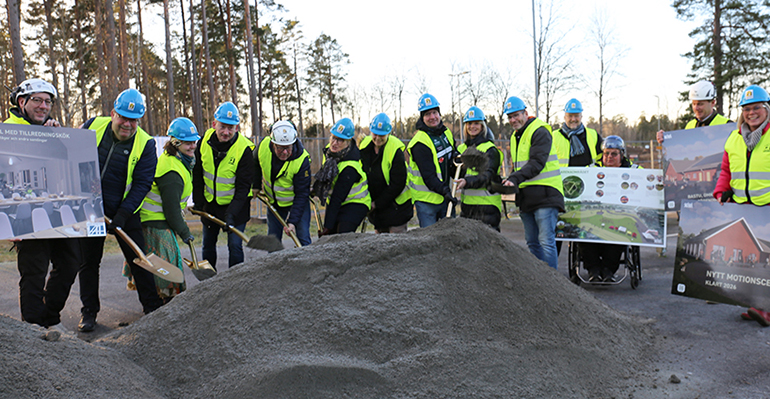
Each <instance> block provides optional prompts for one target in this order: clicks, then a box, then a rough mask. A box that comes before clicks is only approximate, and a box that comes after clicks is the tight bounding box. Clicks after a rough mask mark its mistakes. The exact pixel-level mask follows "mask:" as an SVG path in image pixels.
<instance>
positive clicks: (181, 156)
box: [176, 152, 195, 170]
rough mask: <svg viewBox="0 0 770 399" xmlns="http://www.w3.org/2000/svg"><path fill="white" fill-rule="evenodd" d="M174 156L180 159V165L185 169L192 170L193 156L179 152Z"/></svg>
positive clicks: (193, 164)
mask: <svg viewBox="0 0 770 399" xmlns="http://www.w3.org/2000/svg"><path fill="white" fill-rule="evenodd" d="M176 157H177V158H179V160H180V161H182V165H184V166H185V168H187V170H192V168H193V166H195V157H188V156H187V155H185V154H182V153H181V152H177V153H176Z"/></svg>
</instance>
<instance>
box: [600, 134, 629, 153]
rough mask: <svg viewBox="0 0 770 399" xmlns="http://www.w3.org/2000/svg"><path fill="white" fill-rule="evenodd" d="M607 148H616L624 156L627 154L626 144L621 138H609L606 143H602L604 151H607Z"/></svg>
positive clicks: (613, 136) (605, 140)
mask: <svg viewBox="0 0 770 399" xmlns="http://www.w3.org/2000/svg"><path fill="white" fill-rule="evenodd" d="M607 148H615V149H618V150H620V152H621V153H623V154H625V153H626V143H625V142H624V141H623V139H622V138H621V137H620V136H615V135H612V136H607V137H606V138H605V139H604V141H602V151H604V150H606V149H607Z"/></svg>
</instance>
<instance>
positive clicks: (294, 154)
mask: <svg viewBox="0 0 770 399" xmlns="http://www.w3.org/2000/svg"><path fill="white" fill-rule="evenodd" d="M264 140H269V138H265V139H264ZM304 151H305V147H304V146H303V145H302V143H301V142H300V141H299V140H297V141H295V142H294V145H293V146H292V149H291V156H290V157H289V158H288V159H287V160H286V161H281V160H280V159H278V157H277V156H275V151H273V146H270V154H272V156H271V161H270V163H271V166H270V172H271V175H272V176H270V181H272V182H275V181H276V180H277V179H278V172H280V171H281V168H282V167H283V164H284V163H285V162H291V161H293V160H295V159H297V158H299V156H300V155H302V153H303V152H304ZM310 175H311V173H310V157H307V158H305V160H304V161H302V165H300V167H299V171H298V172H297V174H296V175H294V201H293V203H292V206H291V210H290V211H289V217H288V219H287V220H286V223H291V224H293V225H295V226H297V225H299V220H300V218H302V213H303V212H304V211H305V208H306V207H307V206H309V202H310ZM261 189H262V165H260V163H259V146H257V147H256V148H254V190H261ZM273 206H275V207H276V209H279V208H280V209H283V208H285V207H283V208H282V207H280V206H278V205H277V204H273ZM295 209H296V211H295Z"/></svg>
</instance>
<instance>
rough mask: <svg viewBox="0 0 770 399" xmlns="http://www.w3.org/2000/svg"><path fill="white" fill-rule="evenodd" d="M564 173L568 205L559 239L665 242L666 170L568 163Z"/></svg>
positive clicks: (651, 244)
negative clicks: (664, 173) (586, 165)
mask: <svg viewBox="0 0 770 399" xmlns="http://www.w3.org/2000/svg"><path fill="white" fill-rule="evenodd" d="M561 176H562V181H563V182H564V205H565V208H566V210H567V211H566V213H563V214H561V215H559V221H558V222H557V224H556V240H557V241H583V242H600V243H606V244H625V245H636V246H646V247H665V246H666V234H665V233H666V215H665V212H664V210H663V195H664V193H663V171H661V170H660V169H637V168H585V167H569V168H562V169H561Z"/></svg>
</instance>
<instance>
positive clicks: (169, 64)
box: [163, 0, 176, 124]
mask: <svg viewBox="0 0 770 399" xmlns="http://www.w3.org/2000/svg"><path fill="white" fill-rule="evenodd" d="M168 1H169V0H163V19H164V21H165V23H164V25H165V29H166V81H167V83H166V88H167V90H166V95H167V96H168V116H167V118H166V119H167V120H166V124H169V123H170V122H171V120H172V119H174V118H175V117H176V111H175V110H174V62H173V57H172V56H171V20H170V19H169V15H168Z"/></svg>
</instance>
